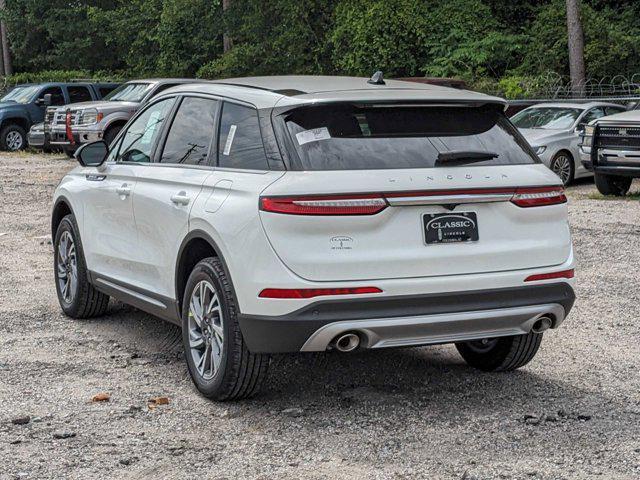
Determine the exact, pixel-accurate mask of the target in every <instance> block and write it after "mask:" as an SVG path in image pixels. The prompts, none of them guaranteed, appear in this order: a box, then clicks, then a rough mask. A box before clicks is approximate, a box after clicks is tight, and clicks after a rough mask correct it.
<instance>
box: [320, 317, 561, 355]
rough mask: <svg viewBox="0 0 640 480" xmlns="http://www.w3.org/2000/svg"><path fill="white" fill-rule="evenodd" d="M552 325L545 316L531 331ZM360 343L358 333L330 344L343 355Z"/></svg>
mask: <svg viewBox="0 0 640 480" xmlns="http://www.w3.org/2000/svg"><path fill="white" fill-rule="evenodd" d="M552 325H553V320H552V319H551V317H549V316H547V315H543V316H541V317H539V318H538V319H537V320H536V321H535V322H534V324H533V326H532V327H531V331H532V332H533V333H542V332H544V331H546V330H548V329H550V328H551V326H552ZM360 341H361V340H360V335H358V334H357V333H356V332H345V333H341V334H339V335H338V336H336V337H335V338H334V339H333V340H332V341H331V343H330V344H329V348H331V349H336V350H337V351H339V352H342V353H348V352H353V351H354V350H356V349H357V348H358V347H359V346H360Z"/></svg>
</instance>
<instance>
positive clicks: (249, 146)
mask: <svg viewBox="0 0 640 480" xmlns="http://www.w3.org/2000/svg"><path fill="white" fill-rule="evenodd" d="M218 164H219V165H220V166H221V167H227V168H242V169H249V170H268V169H269V167H268V164H267V157H266V155H265V153H264V146H263V144H262V135H261V134H260V124H259V121H258V112H257V110H256V109H254V108H250V107H245V106H242V105H236V104H234V103H228V102H225V103H224V105H223V108H222V117H221V119H220V135H219V142H218Z"/></svg>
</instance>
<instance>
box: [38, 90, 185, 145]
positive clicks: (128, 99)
mask: <svg viewBox="0 0 640 480" xmlns="http://www.w3.org/2000/svg"><path fill="white" fill-rule="evenodd" d="M189 82H194V80H189V79H148V80H133V81H130V82H126V83H124V84H122V85H121V86H120V87H118V88H117V89H116V90H114V91H113V92H111V93H110V94H109V95H107V96H106V97H104V99H103V100H102V101H86V102H78V103H71V104H69V105H65V106H64V107H60V108H57V109H51V110H49V112H48V118H47V120H46V122H45V125H48V126H49V133H48V136H49V144H50V145H51V146H54V147H59V148H61V149H63V150H64V151H65V153H67V155H69V156H73V152H74V151H75V150H76V149H77V148H78V146H80V145H82V144H84V143H88V142H93V141H96V140H104V141H105V142H106V143H107V144H109V143H111V142H112V141H113V139H114V138H115V137H116V135H117V134H118V132H119V131H120V129H122V127H123V126H124V125H125V124H126V123H127V121H128V120H129V119H130V118H131V117H132V116H133V114H134V113H135V112H136V111H137V110H138V109H139V108H140V105H142V104H144V103H145V102H147V101H149V100H150V99H152V98H153V97H155V96H156V95H158V94H159V93H161V92H163V91H164V90H166V89H167V88H170V87H174V86H176V85H181V84H184V83H189ZM45 128H46V127H45Z"/></svg>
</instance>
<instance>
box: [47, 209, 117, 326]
mask: <svg viewBox="0 0 640 480" xmlns="http://www.w3.org/2000/svg"><path fill="white" fill-rule="evenodd" d="M78 231H79V230H78V225H77V224H76V219H75V217H74V216H73V215H72V214H69V215H67V216H65V217H64V218H63V219H62V221H61V222H60V225H59V226H58V230H57V231H56V237H55V240H54V242H53V246H54V255H53V258H54V260H53V269H54V277H55V283H56V292H57V293H58V302H59V303H60V307H61V308H62V311H63V312H64V313H65V314H66V315H67V316H69V317H71V318H93V317H99V316H100V315H103V314H104V313H105V312H106V311H107V307H108V305H109V296H108V295H105V294H104V293H101V292H99V291H97V290H96V289H95V288H94V287H93V285H91V283H89V278H88V275H87V264H86V263H85V260H84V251H83V249H82V242H81V241H80V235H79V234H78ZM65 232H67V233H68V234H70V235H71V238H72V239H73V242H74V246H75V259H76V262H75V263H76V268H77V281H76V286H75V288H74V292H73V297H72V298H71V299H69V301H67V299H66V298H65V296H64V295H63V292H62V288H61V285H60V268H62V267H61V264H60V260H61V258H60V254H59V252H60V241H61V239H62V237H63V235H64V234H65ZM67 274H68V273H67Z"/></svg>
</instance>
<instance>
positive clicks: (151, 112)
mask: <svg viewBox="0 0 640 480" xmlns="http://www.w3.org/2000/svg"><path fill="white" fill-rule="evenodd" d="M173 102H174V99H173V98H167V99H165V100H161V101H160V102H158V103H154V104H153V105H151V106H150V107H149V108H147V109H146V110H145V111H144V112H142V113H141V114H140V116H139V117H138V118H136V119H135V120H134V121H133V123H132V124H131V125H130V126H129V128H128V129H127V131H126V132H125V134H124V135H123V138H122V143H121V146H120V152H119V153H118V161H120V162H137V163H147V162H150V161H151V151H152V150H153V145H154V144H155V141H156V139H157V138H158V135H159V134H160V130H161V129H162V124H163V122H164V120H165V119H166V117H167V115H169V112H171V106H172V105H173Z"/></svg>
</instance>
